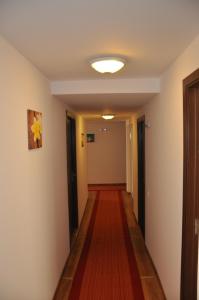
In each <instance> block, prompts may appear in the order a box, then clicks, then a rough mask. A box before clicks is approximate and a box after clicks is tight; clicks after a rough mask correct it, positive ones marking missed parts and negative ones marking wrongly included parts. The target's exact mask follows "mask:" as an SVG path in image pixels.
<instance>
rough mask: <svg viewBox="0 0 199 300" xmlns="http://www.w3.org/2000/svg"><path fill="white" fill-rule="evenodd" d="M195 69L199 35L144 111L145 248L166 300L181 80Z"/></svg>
mask: <svg viewBox="0 0 199 300" xmlns="http://www.w3.org/2000/svg"><path fill="white" fill-rule="evenodd" d="M198 67H199V37H197V38H196V39H195V40H194V41H193V43H192V44H191V45H190V46H189V47H188V48H187V49H186V50H185V52H184V53H183V54H182V55H181V56H180V57H179V58H178V59H177V60H176V61H175V62H174V63H173V64H172V65H171V66H170V67H169V68H168V70H167V71H166V72H165V73H164V74H163V75H162V77H161V93H160V95H159V96H156V97H155V98H154V99H153V101H151V102H150V103H149V104H148V105H147V106H146V107H145V114H146V120H147V121H148V122H149V123H150V124H151V128H150V129H146V197H147V198H146V244H147V246H148V248H149V251H150V253H151V256H152V258H153V261H154V263H155V265H156V267H157V270H158V273H159V275H160V279H161V281H162V284H163V287H164V290H165V292H166V296H167V299H168V300H177V299H180V269H181V235H182V188H183V93H182V80H183V79H184V78H185V77H187V76H188V75H189V74H190V73H192V72H193V71H194V70H195V69H197V68H198Z"/></svg>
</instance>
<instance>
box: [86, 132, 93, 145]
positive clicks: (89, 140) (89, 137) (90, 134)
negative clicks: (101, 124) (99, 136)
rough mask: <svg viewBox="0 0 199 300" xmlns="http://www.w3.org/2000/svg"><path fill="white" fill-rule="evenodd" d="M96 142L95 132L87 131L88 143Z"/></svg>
mask: <svg viewBox="0 0 199 300" xmlns="http://www.w3.org/2000/svg"><path fill="white" fill-rule="evenodd" d="M94 142H95V134H94V133H87V143H94Z"/></svg>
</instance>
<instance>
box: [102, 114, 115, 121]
mask: <svg viewBox="0 0 199 300" xmlns="http://www.w3.org/2000/svg"><path fill="white" fill-rule="evenodd" d="M114 117H115V116H114V115H110V114H106V115H102V118H103V119H104V120H112V119H113V118H114Z"/></svg>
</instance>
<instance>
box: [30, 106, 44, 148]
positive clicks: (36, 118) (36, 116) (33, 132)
mask: <svg viewBox="0 0 199 300" xmlns="http://www.w3.org/2000/svg"><path fill="white" fill-rule="evenodd" d="M27 117H28V149H30V150H31V149H37V148H41V147H42V113H40V112H37V111H34V110H28V111H27Z"/></svg>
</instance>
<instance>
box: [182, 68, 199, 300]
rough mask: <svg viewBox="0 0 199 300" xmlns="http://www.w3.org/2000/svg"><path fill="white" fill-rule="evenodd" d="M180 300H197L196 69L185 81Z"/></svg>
mask: <svg viewBox="0 0 199 300" xmlns="http://www.w3.org/2000/svg"><path fill="white" fill-rule="evenodd" d="M183 86H184V183H183V226H182V262H181V300H185V299H192V300H196V299H197V276H198V234H199V69H198V70H197V71H195V72H194V73H192V74H191V75H190V76H188V77H187V78H186V79H185V80H184V82H183Z"/></svg>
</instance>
